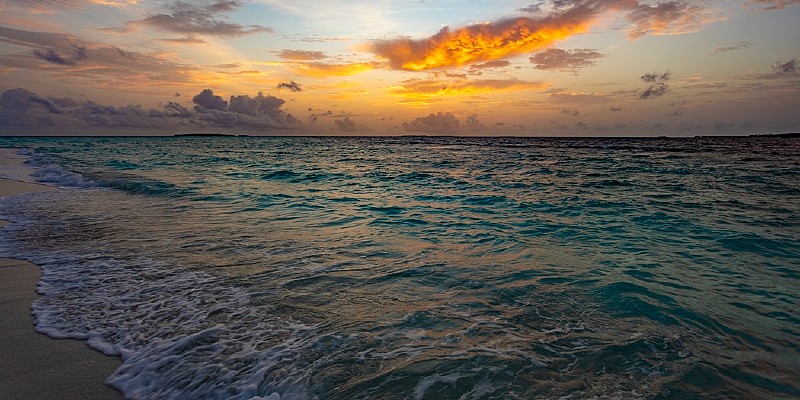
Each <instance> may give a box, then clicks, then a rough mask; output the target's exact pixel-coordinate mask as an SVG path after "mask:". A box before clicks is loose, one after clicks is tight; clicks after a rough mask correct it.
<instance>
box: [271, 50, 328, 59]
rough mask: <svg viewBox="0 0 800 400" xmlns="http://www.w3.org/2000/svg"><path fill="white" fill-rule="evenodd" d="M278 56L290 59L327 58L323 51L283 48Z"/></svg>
mask: <svg viewBox="0 0 800 400" xmlns="http://www.w3.org/2000/svg"><path fill="white" fill-rule="evenodd" d="M278 57H280V58H282V59H284V60H290V61H314V60H322V59H325V58H327V56H326V55H325V53H323V52H321V51H309V50H281V51H280V52H279V53H278Z"/></svg>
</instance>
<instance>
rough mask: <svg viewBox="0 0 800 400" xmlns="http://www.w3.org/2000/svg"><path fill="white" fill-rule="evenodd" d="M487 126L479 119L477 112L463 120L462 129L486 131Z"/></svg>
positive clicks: (474, 131)
mask: <svg viewBox="0 0 800 400" xmlns="http://www.w3.org/2000/svg"><path fill="white" fill-rule="evenodd" d="M488 130H489V128H487V127H486V125H484V124H483V123H481V121H480V120H479V119H478V114H472V115H470V116H468V117H467V119H466V120H464V131H466V132H473V133H479V132H486V131H488Z"/></svg>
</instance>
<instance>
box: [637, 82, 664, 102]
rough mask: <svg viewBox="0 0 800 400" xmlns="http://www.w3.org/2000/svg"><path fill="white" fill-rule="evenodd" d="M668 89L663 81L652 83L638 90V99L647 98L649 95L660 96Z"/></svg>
mask: <svg viewBox="0 0 800 400" xmlns="http://www.w3.org/2000/svg"><path fill="white" fill-rule="evenodd" d="M668 91H669V86H667V84H665V83H664V82H658V83H654V84H652V85H650V86H648V87H646V88H645V89H644V90H642V91H640V92H639V99H641V100H644V99H649V98H651V97H661V96H663V95H665V94H666V93H667V92H668Z"/></svg>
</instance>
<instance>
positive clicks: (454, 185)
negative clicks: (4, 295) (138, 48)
mask: <svg viewBox="0 0 800 400" xmlns="http://www.w3.org/2000/svg"><path fill="white" fill-rule="evenodd" d="M0 147H13V148H17V149H19V151H20V152H21V153H22V154H24V155H27V156H29V157H30V163H29V164H30V165H31V166H32V167H33V168H35V170H36V174H35V177H36V178H37V179H38V180H40V181H44V182H50V183H52V184H56V185H60V186H63V187H65V189H64V190H61V191H58V192H47V193H33V194H27V195H23V196H17V197H12V198H4V199H0V217H2V218H7V219H10V220H12V221H15V222H17V223H16V224H13V225H10V226H8V227H5V228H3V229H2V230H0V256H6V257H7V256H11V257H18V258H26V259H29V260H31V261H33V262H35V263H37V264H39V265H42V266H43V268H44V272H45V274H44V277H43V279H42V282H41V284H40V291H41V292H42V293H44V294H45V296H44V297H43V298H42V299H41V300H39V301H37V302H36V303H35V304H34V310H35V313H36V317H37V330H39V331H41V332H44V333H47V334H48V335H50V336H54V337H74V338H84V339H88V340H89V343H90V345H92V346H93V347H95V348H97V349H99V350H101V351H103V352H105V353H107V354H120V355H122V357H123V360H124V363H123V365H122V367H120V369H119V370H117V372H116V373H115V374H114V375H113V376H112V377H110V378H109V382H110V383H111V384H112V385H114V386H115V387H118V388H120V389H121V390H122V391H123V392H124V393H125V395H126V396H127V397H130V398H231V399H249V398H254V397H257V396H260V397H263V398H272V399H277V398H282V399H306V398H315V397H317V398H320V399H359V398H364V399H366V398H370V399H372V398H378V399H406V398H417V399H423V398H424V399H427V398H430V399H447V398H453V399H457V398H463V399H477V398H488V399H492V398H497V399H500V398H502V399H514V398H517V399H528V398H559V397H564V398H587V397H623V398H691V397H704V398H714V397H717V398H729V397H736V398H793V397H800V385H799V384H798V382H800V374H798V372H797V371H800V312H798V310H800V306H799V305H800V206H798V204H800V141H798V140H797V139H769V138H757V139H756V138H739V139H732V138H717V139H508V138H506V139H502V138H501V139H480V138H479V139H468V138H413V137H404V138H251V137H240V138H235V137H226V138H61V139H59V138H40V139H36V138H0Z"/></svg>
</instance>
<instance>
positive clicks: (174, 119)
mask: <svg viewBox="0 0 800 400" xmlns="http://www.w3.org/2000/svg"><path fill="white" fill-rule="evenodd" d="M194 103H195V109H194V110H190V109H188V108H186V107H184V106H183V105H181V104H179V103H176V102H172V101H169V102H167V103H166V104H164V105H162V106H160V107H158V108H149V109H146V108H144V107H142V106H140V105H125V106H120V107H115V106H107V105H102V104H99V103H96V102H94V101H91V100H85V101H78V100H75V99H72V98H69V97H65V98H42V97H40V96H38V95H36V94H35V93H32V92H29V91H27V90H25V89H21V88H20V89H11V90H7V91H5V92H3V94H2V96H0V127H16V128H29V129H37V128H47V127H53V126H57V127H59V128H60V130H63V131H68V129H70V128H75V129H80V128H82V127H104V128H147V129H151V130H155V131H157V132H160V133H169V130H170V129H174V128H179V127H192V128H203V127H211V128H232V129H255V130H256V131H257V132H260V131H261V130H263V129H293V128H299V127H300V126H301V125H302V124H301V123H300V122H299V121H298V120H297V119H296V118H294V117H293V116H292V115H291V114H288V113H286V112H285V111H283V110H282V109H281V106H283V104H284V100H282V99H279V98H277V97H274V96H265V95H263V94H262V93H259V94H258V95H257V96H256V97H250V96H248V95H236V96H231V99H230V103H228V102H227V101H225V100H223V99H222V98H221V97H220V96H216V95H214V92H213V91H212V90H210V89H206V90H203V91H202V92H200V93H199V94H198V95H197V96H195V97H194Z"/></svg>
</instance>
